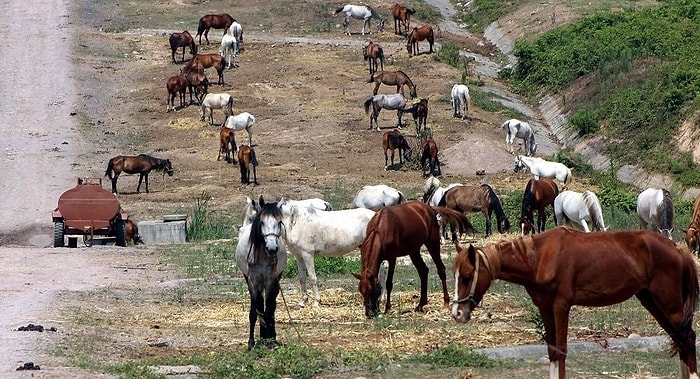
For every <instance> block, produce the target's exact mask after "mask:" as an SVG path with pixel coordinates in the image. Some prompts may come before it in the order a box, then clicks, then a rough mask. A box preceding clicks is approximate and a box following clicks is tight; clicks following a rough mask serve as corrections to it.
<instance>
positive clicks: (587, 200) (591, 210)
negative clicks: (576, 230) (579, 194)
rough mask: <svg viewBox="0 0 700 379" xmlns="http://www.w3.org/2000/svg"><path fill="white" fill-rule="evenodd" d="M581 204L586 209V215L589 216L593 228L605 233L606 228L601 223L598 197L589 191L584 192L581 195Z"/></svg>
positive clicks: (601, 215) (601, 214) (601, 213)
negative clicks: (582, 203) (584, 205)
mask: <svg viewBox="0 0 700 379" xmlns="http://www.w3.org/2000/svg"><path fill="white" fill-rule="evenodd" d="M583 202H584V204H586V208H588V214H589V215H591V221H592V222H593V226H595V228H596V229H598V230H600V231H605V230H606V229H607V228H606V227H605V222H604V221H603V209H601V208H600V202H599V201H598V196H596V194H595V193H593V192H591V191H586V192H584V193H583Z"/></svg>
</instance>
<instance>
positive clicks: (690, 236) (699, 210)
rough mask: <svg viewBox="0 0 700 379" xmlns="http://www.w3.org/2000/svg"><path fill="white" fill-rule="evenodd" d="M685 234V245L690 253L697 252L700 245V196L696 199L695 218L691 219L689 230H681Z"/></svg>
mask: <svg viewBox="0 0 700 379" xmlns="http://www.w3.org/2000/svg"><path fill="white" fill-rule="evenodd" d="M681 231H682V232H683V234H685V243H686V245H688V249H690V251H694V252H697V250H698V246H699V245H700V195H698V197H696V198H695V204H694V205H693V216H692V217H691V218H690V225H688V229H681Z"/></svg>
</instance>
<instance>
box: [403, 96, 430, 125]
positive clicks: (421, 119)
mask: <svg viewBox="0 0 700 379" xmlns="http://www.w3.org/2000/svg"><path fill="white" fill-rule="evenodd" d="M406 111H407V112H410V113H411V115H412V116H413V121H414V122H415V123H416V128H417V130H418V131H420V129H421V125H422V126H423V128H426V126H427V125H426V124H427V123H428V99H420V101H419V102H417V103H415V104H413V106H411V108H408V109H407V110H406Z"/></svg>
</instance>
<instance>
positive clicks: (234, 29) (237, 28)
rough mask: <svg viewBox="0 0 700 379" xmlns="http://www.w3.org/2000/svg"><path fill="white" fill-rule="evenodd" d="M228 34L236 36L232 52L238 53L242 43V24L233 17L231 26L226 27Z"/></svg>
mask: <svg viewBox="0 0 700 379" xmlns="http://www.w3.org/2000/svg"><path fill="white" fill-rule="evenodd" d="M228 32H229V35H230V36H232V37H234V38H236V45H235V47H236V49H235V50H234V54H238V53H239V52H240V51H241V45H242V44H243V26H241V24H239V23H238V21H236V20H235V19H234V20H233V23H231V26H230V27H229V28H228Z"/></svg>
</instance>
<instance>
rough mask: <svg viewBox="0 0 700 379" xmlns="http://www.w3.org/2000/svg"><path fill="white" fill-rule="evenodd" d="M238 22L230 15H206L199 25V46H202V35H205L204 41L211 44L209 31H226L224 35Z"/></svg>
mask: <svg viewBox="0 0 700 379" xmlns="http://www.w3.org/2000/svg"><path fill="white" fill-rule="evenodd" d="M234 21H236V20H235V19H234V18H233V17H231V15H230V14H228V13H222V14H208V15H204V16H202V17H201V18H200V19H199V24H198V25H197V35H196V36H195V37H197V36H199V44H200V45H201V44H202V34H204V39H205V40H206V41H207V45H208V44H209V29H224V34H226V32H227V31H228V28H229V27H230V26H231V24H232V23H233V22H234Z"/></svg>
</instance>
